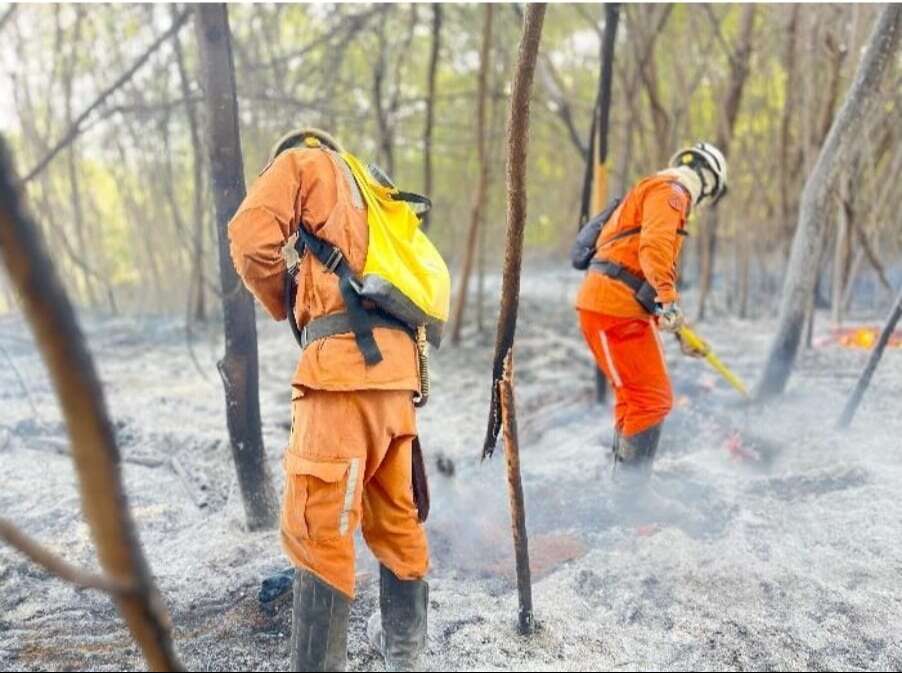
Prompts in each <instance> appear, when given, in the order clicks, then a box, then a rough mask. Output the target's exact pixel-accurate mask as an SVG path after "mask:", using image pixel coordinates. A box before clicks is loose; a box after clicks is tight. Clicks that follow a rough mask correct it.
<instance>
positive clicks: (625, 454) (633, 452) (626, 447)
mask: <svg viewBox="0 0 902 673" xmlns="http://www.w3.org/2000/svg"><path fill="white" fill-rule="evenodd" d="M660 439H661V426H660V425H655V426H652V427H650V428H648V429H647V430H644V431H642V432H640V433H638V434H635V435H631V436H629V437H624V436H623V435H620V434H617V435H615V436H614V505H615V507H616V508H617V509H618V511H619V512H620V513H621V518H624V519H625V520H627V521H632V519H634V518H635V515H637V514H638V515H640V516H639V518H640V519H644V518H646V512H645V510H646V509H647V505H649V504H651V503H649V502H648V500H649V498H650V497H653V494H650V489H649V488H648V482H649V478H650V477H651V469H652V465H653V463H654V459H655V453H656V452H657V450H658V442H659V441H660Z"/></svg>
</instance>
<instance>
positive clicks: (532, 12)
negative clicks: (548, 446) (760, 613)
mask: <svg viewBox="0 0 902 673" xmlns="http://www.w3.org/2000/svg"><path fill="white" fill-rule="evenodd" d="M544 20H545V5H544V4H532V5H527V7H526V16H525V18H524V21H523V36H522V38H521V40H520V53H519V56H518V58H517V65H516V70H515V72H514V81H513V86H512V88H511V103H510V116H509V117H508V125H507V250H506V252H505V255H504V272H503V280H502V289H501V312H500V314H499V316H498V334H497V337H496V341H495V361H494V367H493V370H492V402H491V409H490V410H489V423H488V432H487V434H486V438H485V444H484V446H483V449H482V457H483V459H485V458H486V457H487V456H491V455H492V453H493V452H494V450H495V445H496V444H497V441H498V433H499V431H500V430H501V428H502V426H503V427H504V437H505V446H506V449H507V453H508V456H507V458H508V460H507V472H508V485H509V493H510V499H511V517H512V519H513V531H514V549H515V553H516V558H517V586H518V588H519V595H520V612H519V614H520V620H519V623H520V632H521V633H524V634H525V633H529V632H530V631H531V630H532V628H533V617H532V585H531V581H530V575H529V551H528V545H527V538H526V510H525V505H524V502H523V486H522V482H521V479H520V459H519V444H518V440H517V424H516V416H515V412H516V410H515V408H514V398H513V372H512V371H511V362H512V358H513V355H512V351H513V346H514V334H515V333H516V329H517V307H518V305H519V301H520V268H521V265H522V256H523V229H524V226H525V224H526V148H527V142H528V139H529V135H528V132H529V97H530V92H531V91H532V82H533V77H534V75H535V69H536V56H537V54H538V51H539V41H540V39H541V37H542V24H543V22H544Z"/></svg>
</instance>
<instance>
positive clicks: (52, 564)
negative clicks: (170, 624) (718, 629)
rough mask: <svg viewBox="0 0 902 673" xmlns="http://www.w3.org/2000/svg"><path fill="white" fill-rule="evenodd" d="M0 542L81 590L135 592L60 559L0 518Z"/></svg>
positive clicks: (127, 584)
mask: <svg viewBox="0 0 902 673" xmlns="http://www.w3.org/2000/svg"><path fill="white" fill-rule="evenodd" d="M0 540H3V541H4V542H6V544H8V545H9V546H10V547H12V548H14V549H17V550H18V551H20V552H22V553H23V554H24V555H25V556H27V557H28V558H29V559H31V560H32V561H33V562H34V563H36V564H37V565H39V566H41V567H42V568H43V569H44V570H46V571H47V572H49V573H50V574H51V575H56V576H57V577H59V578H60V579H62V580H65V581H66V582H69V583H70V584H74V585H75V586H78V587H81V588H82V589H97V590H98V591H105V592H106V593H108V594H128V593H134V591H135V587H134V586H133V585H130V584H129V583H128V582H122V581H120V580H116V579H113V578H112V577H104V576H103V575H98V574H96V573H92V572H90V571H87V570H83V569H81V568H78V567H77V566H74V565H72V564H71V563H69V562H68V561H65V560H63V559H61V558H60V557H59V556H57V555H56V554H54V553H53V552H52V551H50V550H49V549H47V548H46V547H44V546H42V545H41V543H39V542H38V541H37V540H34V539H32V538H31V537H29V536H28V535H26V534H25V533H23V532H22V531H20V530H19V529H18V528H16V526H15V525H14V524H13V523H12V522H11V521H8V520H7V519H4V518H2V517H0Z"/></svg>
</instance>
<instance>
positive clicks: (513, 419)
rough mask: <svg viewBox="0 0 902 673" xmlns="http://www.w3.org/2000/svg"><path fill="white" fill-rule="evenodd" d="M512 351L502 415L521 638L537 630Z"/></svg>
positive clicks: (503, 381) (504, 380) (504, 383)
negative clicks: (533, 609)
mask: <svg viewBox="0 0 902 673" xmlns="http://www.w3.org/2000/svg"><path fill="white" fill-rule="evenodd" d="M513 356H514V354H513V351H508V352H507V359H506V360H505V361H504V375H503V377H502V379H501V394H500V396H501V415H502V417H503V419H504V428H503V435H504V457H505V459H506V463H507V493H508V501H509V504H510V510H511V529H512V532H513V537H514V563H515V565H516V568H517V598H518V600H519V603H520V610H519V612H518V619H517V622H518V628H519V631H520V635H524V636H525V635H528V634H530V633H532V631H533V630H534V629H535V617H534V616H533V611H532V572H531V570H530V567H529V538H528V536H527V532H526V502H525V498H524V496H523V479H522V478H521V477H520V443H519V441H518V439H517V406H516V403H515V399H514V384H513V378H514V359H513Z"/></svg>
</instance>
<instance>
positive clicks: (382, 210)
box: [341, 152, 451, 346]
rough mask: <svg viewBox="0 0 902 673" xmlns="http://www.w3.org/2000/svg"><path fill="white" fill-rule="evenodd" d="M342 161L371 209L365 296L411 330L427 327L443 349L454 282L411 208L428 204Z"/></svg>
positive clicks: (347, 157)
mask: <svg viewBox="0 0 902 673" xmlns="http://www.w3.org/2000/svg"><path fill="white" fill-rule="evenodd" d="M341 158H342V159H343V160H344V161H345V163H346V164H347V165H348V168H350V169H351V174H352V175H353V176H354V180H355V182H356V183H357V186H358V188H359V189H360V193H361V195H362V196H363V200H364V202H365V203H366V210H367V224H369V245H368V248H367V253H366V264H365V265H364V267H363V273H362V275H361V278H360V281H361V283H360V285H361V287H360V294H361V296H363V297H365V298H366V299H369V300H371V301H372V302H373V303H375V304H376V305H377V306H379V307H380V308H382V309H383V310H385V311H387V312H389V313H390V314H392V315H393V316H395V317H396V318H398V319H400V320H401V321H403V322H405V323H406V324H407V325H409V326H411V327H419V326H425V327H426V331H427V336H428V339H429V341H430V343H432V344H434V345H436V346H438V345H439V343H440V342H441V336H442V331H443V328H444V326H445V323H446V322H447V320H448V312H449V309H450V302H451V277H450V275H449V273H448V267H447V266H446V265H445V260H444V259H442V256H441V254H439V251H438V250H437V249H436V247H435V246H434V245H433V244H432V241H430V240H429V239H428V238H427V237H426V234H424V233H423V231H422V230H421V229H420V215H418V214H417V213H416V212H414V209H413V208H412V207H411V204H422V205H424V206H427V207H428V206H429V205H431V204H430V203H429V200H428V199H427V198H425V197H422V196H420V195H418V194H412V193H409V192H401V191H399V190H398V189H397V188H395V187H394V185H391V183H390V182H389V181H388V179H387V178H386V177H385V176H384V175H383V174H381V172H380V171H378V169H375V167H373V170H370V169H369V168H367V167H366V166H364V165H363V163H362V162H361V161H360V160H359V159H358V158H357V157H355V156H354V155H352V154H350V153H348V152H344V153H342V154H341ZM374 173H376V175H374Z"/></svg>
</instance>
